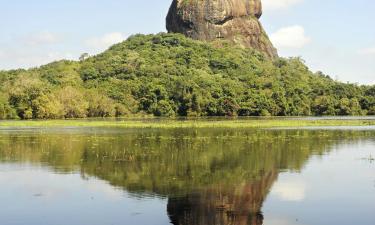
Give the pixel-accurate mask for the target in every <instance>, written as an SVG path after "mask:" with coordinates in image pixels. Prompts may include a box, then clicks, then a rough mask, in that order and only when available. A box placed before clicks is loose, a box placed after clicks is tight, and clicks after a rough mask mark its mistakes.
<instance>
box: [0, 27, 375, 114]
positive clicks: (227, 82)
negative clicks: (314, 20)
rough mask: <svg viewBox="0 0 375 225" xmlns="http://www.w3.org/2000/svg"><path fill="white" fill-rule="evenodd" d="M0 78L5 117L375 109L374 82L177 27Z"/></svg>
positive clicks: (361, 111) (359, 111) (358, 111)
mask: <svg viewBox="0 0 375 225" xmlns="http://www.w3.org/2000/svg"><path fill="white" fill-rule="evenodd" d="M0 85H1V92H2V93H3V95H4V96H5V97H3V98H2V100H1V103H0V106H1V107H2V109H3V111H2V112H1V113H2V114H4V115H5V114H6V116H4V115H3V116H2V117H3V118H15V117H19V118H22V119H31V118H43V119H46V118H76V117H111V116H124V115H136V114H142V115H143V114H150V115H154V116H167V117H170V116H309V115H315V116H320V115H366V114H367V115H373V114H375V87H374V86H358V85H355V84H346V83H341V82H337V81H334V80H332V79H331V78H330V77H329V76H327V75H324V74H323V73H321V72H318V73H315V74H314V73H312V72H311V71H309V69H308V68H307V67H306V66H305V64H304V62H303V61H302V60H301V59H300V58H289V59H285V58H279V59H277V60H275V61H271V60H268V59H267V58H266V57H264V56H263V55H262V54H261V53H259V52H256V51H255V50H252V49H243V48H241V47H238V46H235V45H233V44H230V43H227V42H226V41H215V42H213V43H206V42H200V41H194V40H191V39H189V38H186V37H184V36H183V35H180V34H164V33H161V34H157V35H135V36H132V37H130V38H129V39H128V40H127V41H125V42H123V43H120V44H117V45H114V46H112V47H111V48H110V49H109V50H107V51H105V52H104V53H102V54H99V55H97V56H93V57H87V55H84V57H81V60H80V61H78V62H73V61H59V62H54V63H51V64H48V65H46V66H42V67H40V68H36V69H31V70H27V71H26V70H13V71H2V72H0ZM5 108H6V110H5ZM4 112H6V113H4Z"/></svg>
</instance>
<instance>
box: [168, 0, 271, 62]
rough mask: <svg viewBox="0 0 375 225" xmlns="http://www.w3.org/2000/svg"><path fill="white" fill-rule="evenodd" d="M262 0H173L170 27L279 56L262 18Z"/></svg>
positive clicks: (194, 36) (176, 30) (171, 30)
mask: <svg viewBox="0 0 375 225" xmlns="http://www.w3.org/2000/svg"><path fill="white" fill-rule="evenodd" d="M261 16H262V3H261V0H173V2H172V5H171V7H170V9H169V12H168V15H167V19H166V20H167V30H168V32H171V33H182V34H184V35H186V36H187V37H190V38H192V39H196V40H203V41H212V40H215V39H226V40H229V41H231V42H233V43H237V44H240V45H241V46H243V47H246V48H254V49H257V50H258V51H260V52H263V53H264V54H266V55H267V56H268V57H270V58H272V59H273V58H277V50H276V49H275V48H274V47H273V45H272V43H271V41H270V40H269V38H268V36H267V34H266V32H265V31H264V29H263V27H262V25H261V23H260V21H259V18H260V17H261Z"/></svg>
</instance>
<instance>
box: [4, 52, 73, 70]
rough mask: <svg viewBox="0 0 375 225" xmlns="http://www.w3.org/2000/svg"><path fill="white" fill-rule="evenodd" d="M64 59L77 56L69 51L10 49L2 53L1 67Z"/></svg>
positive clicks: (16, 66)
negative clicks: (45, 51)
mask: <svg viewBox="0 0 375 225" xmlns="http://www.w3.org/2000/svg"><path fill="white" fill-rule="evenodd" d="M62 59H68V60H74V59H77V57H74V55H73V54H71V53H69V52H59V51H51V52H47V53H44V52H43V51H42V52H41V51H24V50H20V49H8V50H7V51H4V52H3V53H2V54H0V69H16V68H30V67H36V66H41V65H44V64H47V63H51V62H53V61H57V60H62Z"/></svg>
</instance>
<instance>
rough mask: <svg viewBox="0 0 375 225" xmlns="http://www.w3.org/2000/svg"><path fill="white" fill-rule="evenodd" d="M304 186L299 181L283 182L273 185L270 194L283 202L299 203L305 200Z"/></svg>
mask: <svg viewBox="0 0 375 225" xmlns="http://www.w3.org/2000/svg"><path fill="white" fill-rule="evenodd" d="M305 193H306V185H305V183H303V182H300V181H284V182H278V183H276V184H275V186H274V187H273V190H272V194H274V195H276V196H277V197H278V198H280V199H281V200H284V201H291V202H299V201H302V200H304V199H305V195H306V194H305Z"/></svg>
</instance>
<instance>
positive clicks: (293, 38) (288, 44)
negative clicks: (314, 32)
mask: <svg viewBox="0 0 375 225" xmlns="http://www.w3.org/2000/svg"><path fill="white" fill-rule="evenodd" d="M270 38H271V41H272V43H273V44H274V45H275V46H276V48H281V49H282V48H302V47H304V46H305V45H306V44H308V43H309V42H310V41H311V38H309V37H307V36H306V34H305V29H304V28H303V27H302V26H299V25H295V26H290V27H283V28H281V29H279V30H278V31H276V32H275V33H273V34H271V35H270Z"/></svg>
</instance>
